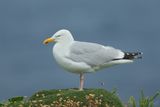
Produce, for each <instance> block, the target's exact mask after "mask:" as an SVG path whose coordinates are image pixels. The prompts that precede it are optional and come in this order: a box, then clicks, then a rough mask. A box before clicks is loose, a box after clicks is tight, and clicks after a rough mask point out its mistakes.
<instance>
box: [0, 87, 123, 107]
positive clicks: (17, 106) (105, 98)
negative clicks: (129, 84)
mask: <svg viewBox="0 0 160 107" xmlns="http://www.w3.org/2000/svg"><path fill="white" fill-rule="evenodd" d="M4 105H5V106H4ZM4 105H1V106H2V107H3V106H4V107H29V106H31V107H123V104H122V103H121V101H120V99H119V98H118V97H117V96H116V95H115V92H108V91H106V90H104V89H85V90H84V91H79V90H77V89H62V90H43V91H39V92H37V93H35V94H34V95H32V96H31V97H30V98H28V99H27V100H26V99H25V98H23V97H15V98H11V99H9V100H8V101H7V102H5V103H4Z"/></svg>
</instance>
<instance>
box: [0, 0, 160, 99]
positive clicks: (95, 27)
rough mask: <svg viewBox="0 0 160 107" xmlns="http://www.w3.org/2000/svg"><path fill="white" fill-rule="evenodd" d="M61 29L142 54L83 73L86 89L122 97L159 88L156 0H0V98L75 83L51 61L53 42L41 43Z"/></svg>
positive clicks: (158, 7) (159, 37)
mask: <svg viewBox="0 0 160 107" xmlns="http://www.w3.org/2000/svg"><path fill="white" fill-rule="evenodd" d="M63 28H65V29H68V30H70V31H71V32H72V34H73V36H74V38H75V40H79V41H88V42H96V43H100V44H103V45H110V46H114V47H115V48H120V49H122V50H124V51H142V52H143V53H144V55H143V59H141V60H136V61H135V62H134V63H132V64H125V65H118V66H115V67H112V68H108V69H104V70H102V71H99V72H97V73H93V74H87V75H86V77H85V80H86V81H85V87H86V88H105V89H107V90H112V89H114V88H116V89H117V90H118V93H119V96H120V98H121V99H123V100H124V101H126V100H127V99H128V98H129V96H131V95H133V96H136V98H137V97H138V96H139V93H140V90H141V89H143V90H144V92H145V93H146V95H153V94H154V93H155V92H156V91H157V90H159V89H160V82H159V81H160V71H159V66H160V62H159V59H160V57H159V55H160V48H159V46H160V42H159V41H160V1H159V0H87V1H86V0H79V1H77V0H14V1H13V0H1V1H0V100H3V99H7V98H10V97H13V96H21V95H23V96H30V95H32V94H33V93H34V92H36V91H39V90H43V89H46V90H49V89H61V88H73V87H78V86H79V76H78V75H75V74H71V73H68V72H66V71H64V70H63V69H62V68H60V67H59V66H58V65H57V63H56V62H55V60H54V58H53V55H52V47H53V44H49V45H48V46H44V45H43V44H42V41H43V40H44V39H45V38H46V37H50V36H51V35H53V34H54V33H55V32H56V31H57V30H60V29H63ZM101 82H104V86H101V84H100V83H101Z"/></svg>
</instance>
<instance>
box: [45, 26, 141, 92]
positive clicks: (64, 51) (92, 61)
mask: <svg viewBox="0 0 160 107" xmlns="http://www.w3.org/2000/svg"><path fill="white" fill-rule="evenodd" d="M50 42H56V43H55V45H54V47H53V56H54V58H55V60H56V61H57V63H58V64H59V65H60V66H61V67H62V68H64V69H65V70H67V71H69V72H72V73H76V74H79V75H80V86H79V90H83V85H84V73H92V72H96V71H98V70H100V69H103V68H107V67H110V66H113V65H118V64H124V63H131V62H133V60H134V59H137V58H141V54H142V53H141V52H123V51H121V50H120V49H115V48H113V47H111V46H103V45H100V44H97V43H90V42H81V41H75V40H74V38H73V36H72V34H71V32H70V31H69V30H65V29H62V30H59V31H57V32H56V33H55V34H54V35H53V36H52V37H50V38H47V39H45V40H44V41H43V44H48V43H50Z"/></svg>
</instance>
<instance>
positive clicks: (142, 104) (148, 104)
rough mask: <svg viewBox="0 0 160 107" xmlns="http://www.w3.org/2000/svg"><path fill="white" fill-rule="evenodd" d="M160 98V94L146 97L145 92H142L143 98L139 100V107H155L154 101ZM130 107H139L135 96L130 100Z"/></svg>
mask: <svg viewBox="0 0 160 107" xmlns="http://www.w3.org/2000/svg"><path fill="white" fill-rule="evenodd" d="M158 96H160V92H157V93H156V94H155V95H153V96H151V97H145V96H144V92H143V90H142V91H141V96H140V99H139V104H138V105H139V107H154V100H155V99H156V98H157V97H158ZM128 103H129V107H137V103H136V100H135V98H134V97H133V96H131V97H130V98H129V102H128Z"/></svg>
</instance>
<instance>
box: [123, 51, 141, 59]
mask: <svg viewBox="0 0 160 107" xmlns="http://www.w3.org/2000/svg"><path fill="white" fill-rule="evenodd" d="M142 54H143V53H142V52H124V57H123V59H130V60H133V59H142Z"/></svg>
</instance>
